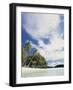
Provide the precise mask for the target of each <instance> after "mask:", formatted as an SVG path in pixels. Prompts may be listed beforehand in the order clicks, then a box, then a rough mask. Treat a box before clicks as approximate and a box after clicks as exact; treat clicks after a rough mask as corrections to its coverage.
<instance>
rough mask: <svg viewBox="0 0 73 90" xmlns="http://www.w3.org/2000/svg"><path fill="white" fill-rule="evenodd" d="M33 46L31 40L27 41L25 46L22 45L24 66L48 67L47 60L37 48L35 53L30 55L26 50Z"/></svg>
mask: <svg viewBox="0 0 73 90" xmlns="http://www.w3.org/2000/svg"><path fill="white" fill-rule="evenodd" d="M31 48H32V46H31V45H30V42H28V43H26V44H25V46H24V47H22V62H21V63H22V66H27V67H32V68H42V67H47V63H46V60H45V58H44V57H43V56H41V55H40V53H38V52H37V50H35V51H34V53H33V55H31V56H28V55H26V52H27V51H29V50H30V49H31Z"/></svg>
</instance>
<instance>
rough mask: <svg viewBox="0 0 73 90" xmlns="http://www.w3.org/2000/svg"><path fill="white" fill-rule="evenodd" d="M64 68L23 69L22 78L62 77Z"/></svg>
mask: <svg viewBox="0 0 73 90" xmlns="http://www.w3.org/2000/svg"><path fill="white" fill-rule="evenodd" d="M62 75H64V68H63V67H62V68H61V67H60V68H46V69H45V68H42V69H40V68H26V67H22V68H21V77H41V76H62Z"/></svg>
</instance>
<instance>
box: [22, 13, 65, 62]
mask: <svg viewBox="0 0 73 90" xmlns="http://www.w3.org/2000/svg"><path fill="white" fill-rule="evenodd" d="M21 29H22V45H24V44H25V43H26V42H27V41H30V42H31V44H32V46H33V47H34V48H36V49H37V50H38V52H39V53H40V54H41V55H43V56H44V57H45V59H46V60H47V61H48V60H61V59H64V15H62V14H43V13H40V14H39V13H26V12H22V13H21Z"/></svg>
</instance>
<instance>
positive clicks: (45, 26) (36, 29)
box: [23, 13, 60, 39]
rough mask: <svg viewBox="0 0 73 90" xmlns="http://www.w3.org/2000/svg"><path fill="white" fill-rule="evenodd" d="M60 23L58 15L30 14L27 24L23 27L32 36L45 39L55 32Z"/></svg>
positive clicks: (27, 17)
mask: <svg viewBox="0 0 73 90" xmlns="http://www.w3.org/2000/svg"><path fill="white" fill-rule="evenodd" d="M59 23H60V17H59V15H57V14H34V13H29V14H27V16H26V23H25V24H23V27H24V28H25V29H26V31H27V32H28V33H29V34H30V35H31V36H33V37H34V38H35V39H39V38H42V37H45V36H46V35H48V34H49V33H50V32H53V31H54V32H55V31H56V29H57V27H58V24H59Z"/></svg>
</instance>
